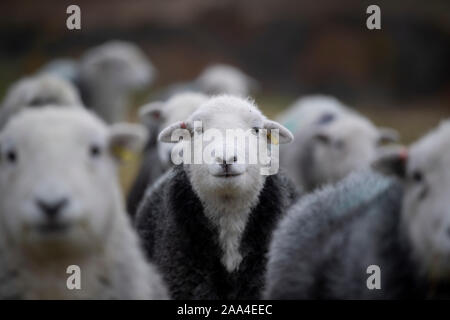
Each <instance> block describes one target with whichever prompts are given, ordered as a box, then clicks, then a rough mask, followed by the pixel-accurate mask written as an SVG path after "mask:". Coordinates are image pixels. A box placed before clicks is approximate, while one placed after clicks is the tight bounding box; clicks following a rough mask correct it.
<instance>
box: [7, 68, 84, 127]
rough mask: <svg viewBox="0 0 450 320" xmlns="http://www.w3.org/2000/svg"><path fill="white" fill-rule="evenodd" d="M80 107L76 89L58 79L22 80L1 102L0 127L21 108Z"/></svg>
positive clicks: (38, 77) (52, 77) (33, 78)
mask: <svg viewBox="0 0 450 320" xmlns="http://www.w3.org/2000/svg"><path fill="white" fill-rule="evenodd" d="M50 104H51V105H61V106H75V107H79V106H80V105H82V103H81V99H80V96H79V94H78V91H77V89H76V88H74V87H73V86H72V85H71V84H70V83H69V82H67V81H65V80H63V79H60V78H58V77H55V76H52V75H49V74H42V75H37V76H34V77H28V78H24V79H22V80H20V81H18V82H17V83H16V84H14V85H13V86H12V87H11V89H9V90H8V93H7V95H6V97H5V100H4V101H3V106H2V112H1V115H0V127H2V126H3V125H4V124H5V123H6V121H7V120H8V119H9V118H10V117H11V116H12V115H14V114H15V113H17V112H19V111H20V110H21V109H22V108H25V107H28V108H37V107H42V106H45V105H50Z"/></svg>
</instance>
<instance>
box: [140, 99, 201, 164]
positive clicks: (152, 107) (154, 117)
mask: <svg viewBox="0 0 450 320" xmlns="http://www.w3.org/2000/svg"><path fill="white" fill-rule="evenodd" d="M207 99H208V96H206V95H204V94H202V93H195V92H186V93H180V94H176V95H175V96H173V97H172V98H170V99H169V100H168V101H167V102H159V101H156V102H152V103H149V104H147V105H145V106H143V107H142V108H141V110H140V112H139V115H140V118H141V119H142V121H143V122H144V123H157V124H158V126H159V127H160V128H166V127H168V126H169V125H171V124H173V123H175V122H177V121H183V120H186V119H187V118H188V117H189V116H190V115H191V114H192V113H193V112H194V111H195V110H197V109H198V107H200V105H201V104H202V103H203V102H205V101H206V100H207ZM173 147H174V144H173V143H167V142H162V141H158V144H157V151H158V156H159V160H160V161H161V164H162V165H163V166H164V167H165V168H169V167H170V166H171V165H172V161H171V153H172V149H173Z"/></svg>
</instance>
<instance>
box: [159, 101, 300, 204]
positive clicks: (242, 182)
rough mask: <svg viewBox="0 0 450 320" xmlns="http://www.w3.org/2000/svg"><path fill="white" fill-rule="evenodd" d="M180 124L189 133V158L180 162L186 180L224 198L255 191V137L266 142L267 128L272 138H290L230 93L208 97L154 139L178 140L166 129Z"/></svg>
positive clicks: (258, 171)
mask: <svg viewBox="0 0 450 320" xmlns="http://www.w3.org/2000/svg"><path fill="white" fill-rule="evenodd" d="M180 128H185V129H186V130H188V131H189V134H190V135H191V136H193V138H192V140H190V141H191V143H190V145H191V146H192V149H191V150H193V152H192V154H193V158H194V159H193V163H190V164H186V162H185V165H186V168H187V172H188V173H189V176H190V179H191V183H192V185H193V186H194V188H196V189H197V191H198V193H201V194H205V193H214V194H218V195H222V196H225V197H226V196H236V195H239V196H242V195H244V194H246V192H248V191H249V190H252V189H257V190H260V187H261V186H262V184H263V182H264V177H263V175H262V174H261V161H260V160H261V159H260V158H259V157H258V154H257V153H258V148H259V145H258V142H260V141H264V142H266V141H267V139H268V134H270V133H271V132H272V131H271V129H277V130H278V132H279V139H276V140H277V141H276V143H278V142H279V143H287V142H290V141H291V140H292V139H293V137H292V135H291V133H290V132H289V131H288V130H287V129H286V128H284V127H282V126H281V125H280V124H278V123H276V122H273V121H270V120H268V119H267V118H266V117H265V116H264V115H263V114H262V113H261V112H260V111H259V110H258V108H257V107H256V106H255V105H254V104H253V103H251V102H249V101H247V100H245V99H241V98H237V97H233V96H219V97H214V98H211V99H210V100H208V101H207V102H205V103H204V104H203V105H202V106H201V107H200V108H199V109H198V110H197V111H195V112H194V113H193V114H192V115H191V116H190V117H189V119H188V120H187V121H186V122H178V123H175V124H173V125H171V126H169V127H168V128H166V129H164V130H163V131H162V132H161V134H160V140H162V141H174V140H175V141H178V140H176V139H172V138H173V137H172V133H174V132H175V131H176V130H177V129H180ZM235 135H239V137H240V138H235ZM243 137H244V138H243ZM272 142H273V141H272ZM182 145H186V141H185V143H184V144H181V145H179V146H182ZM259 150H261V149H259ZM187 153H189V154H191V153H190V152H187ZM266 155H267V153H266ZM198 160H200V161H198ZM252 160H253V161H252Z"/></svg>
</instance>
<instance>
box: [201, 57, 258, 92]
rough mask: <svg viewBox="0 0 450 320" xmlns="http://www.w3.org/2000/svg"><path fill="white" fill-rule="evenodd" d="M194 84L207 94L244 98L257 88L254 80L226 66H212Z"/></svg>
mask: <svg viewBox="0 0 450 320" xmlns="http://www.w3.org/2000/svg"><path fill="white" fill-rule="evenodd" d="M196 82H197V83H198V85H199V87H200V88H201V90H202V91H203V92H205V93H207V94H211V95H214V94H231V95H237V96H241V97H246V96H248V95H249V94H250V92H251V91H255V90H256V89H257V87H258V84H257V82H256V80H254V79H252V78H250V77H249V76H247V75H246V74H244V73H243V72H242V71H240V70H239V69H237V68H235V67H232V66H228V65H221V64H217V65H212V66H210V67H208V68H206V69H205V71H203V72H202V74H200V76H199V77H198V78H197V80H196Z"/></svg>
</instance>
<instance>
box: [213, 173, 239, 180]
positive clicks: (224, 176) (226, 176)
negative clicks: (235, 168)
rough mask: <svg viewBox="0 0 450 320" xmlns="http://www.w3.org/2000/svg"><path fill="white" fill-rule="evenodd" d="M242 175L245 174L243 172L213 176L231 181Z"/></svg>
mask: <svg viewBox="0 0 450 320" xmlns="http://www.w3.org/2000/svg"><path fill="white" fill-rule="evenodd" d="M242 174H243V172H220V173H217V174H214V175H213V176H214V177H218V178H228V179H229V178H234V177H237V176H240V175H242Z"/></svg>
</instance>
